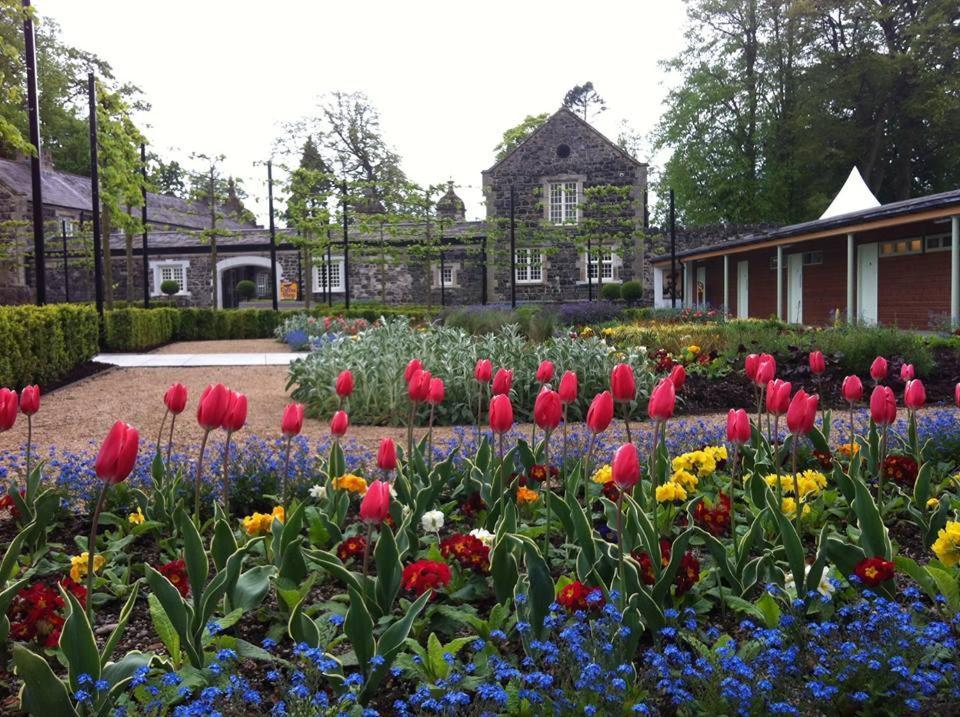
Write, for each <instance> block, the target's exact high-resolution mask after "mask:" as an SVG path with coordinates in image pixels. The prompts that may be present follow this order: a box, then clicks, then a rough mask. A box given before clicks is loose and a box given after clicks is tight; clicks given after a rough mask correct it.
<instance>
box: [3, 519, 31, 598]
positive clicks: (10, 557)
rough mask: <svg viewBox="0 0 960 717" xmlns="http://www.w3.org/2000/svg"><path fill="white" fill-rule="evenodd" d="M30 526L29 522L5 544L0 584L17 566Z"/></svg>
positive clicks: (7, 578)
mask: <svg viewBox="0 0 960 717" xmlns="http://www.w3.org/2000/svg"><path fill="white" fill-rule="evenodd" d="M32 528H33V525H32V524H31V525H28V526H27V527H26V528H24V529H23V530H21V531H20V532H19V533H17V534H16V536H14V538H13V540H11V541H10V545H8V546H7V550H6V552H5V553H4V554H3V560H0V585H3V584H4V583H6V582H7V580H9V579H10V577H11V576H12V575H13V570H14V568H15V567H16V566H17V559H18V558H19V557H20V552H21V550H22V548H23V542H24V540H26V538H27V535H28V533H29V531H31V530H32ZM4 612H6V611H4Z"/></svg>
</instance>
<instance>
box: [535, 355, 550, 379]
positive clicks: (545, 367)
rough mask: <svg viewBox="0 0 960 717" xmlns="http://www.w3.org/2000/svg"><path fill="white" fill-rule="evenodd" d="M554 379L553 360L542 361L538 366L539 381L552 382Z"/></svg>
mask: <svg viewBox="0 0 960 717" xmlns="http://www.w3.org/2000/svg"><path fill="white" fill-rule="evenodd" d="M552 380H553V361H546V360H544V361H541V362H540V366H538V367H537V383H550V382H551V381H552Z"/></svg>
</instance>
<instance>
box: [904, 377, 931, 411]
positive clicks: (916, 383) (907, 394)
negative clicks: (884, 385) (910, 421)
mask: <svg viewBox="0 0 960 717" xmlns="http://www.w3.org/2000/svg"><path fill="white" fill-rule="evenodd" d="M926 402H927V391H926V389H924V387H923V382H922V381H921V380H920V379H919V378H914V379H911V380H909V381H907V385H906V388H904V389H903V404H904V405H905V406H906V407H907V408H909V409H910V410H911V411H916V410H917V409H918V408H923V404H925V403H926Z"/></svg>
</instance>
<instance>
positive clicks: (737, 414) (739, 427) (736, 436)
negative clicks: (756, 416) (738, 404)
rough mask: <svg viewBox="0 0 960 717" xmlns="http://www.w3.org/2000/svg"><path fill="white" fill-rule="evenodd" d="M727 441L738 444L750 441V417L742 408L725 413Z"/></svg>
mask: <svg viewBox="0 0 960 717" xmlns="http://www.w3.org/2000/svg"><path fill="white" fill-rule="evenodd" d="M727 441H728V442H729V443H733V444H735V445H740V446H742V445H743V444H744V443H747V442H749V441H750V417H749V416H748V415H747V412H746V411H744V410H743V409H742V408H738V409H736V410H734V409H732V408H731V409H730V411H729V412H728V413H727Z"/></svg>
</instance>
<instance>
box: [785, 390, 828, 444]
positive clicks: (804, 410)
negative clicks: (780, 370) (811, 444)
mask: <svg viewBox="0 0 960 717" xmlns="http://www.w3.org/2000/svg"><path fill="white" fill-rule="evenodd" d="M819 403H820V397H819V396H817V395H816V394H813V395H808V394H807V393H806V391H804V390H803V389H800V390H799V391H797V392H796V393H795V394H793V399H792V400H791V401H790V406H789V407H788V408H787V428H788V429H789V430H790V433H792V434H793V435H795V436H803V435H806V434H808V433H810V431H812V430H813V424H814V421H815V420H816V418H817V405H818V404H819Z"/></svg>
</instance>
